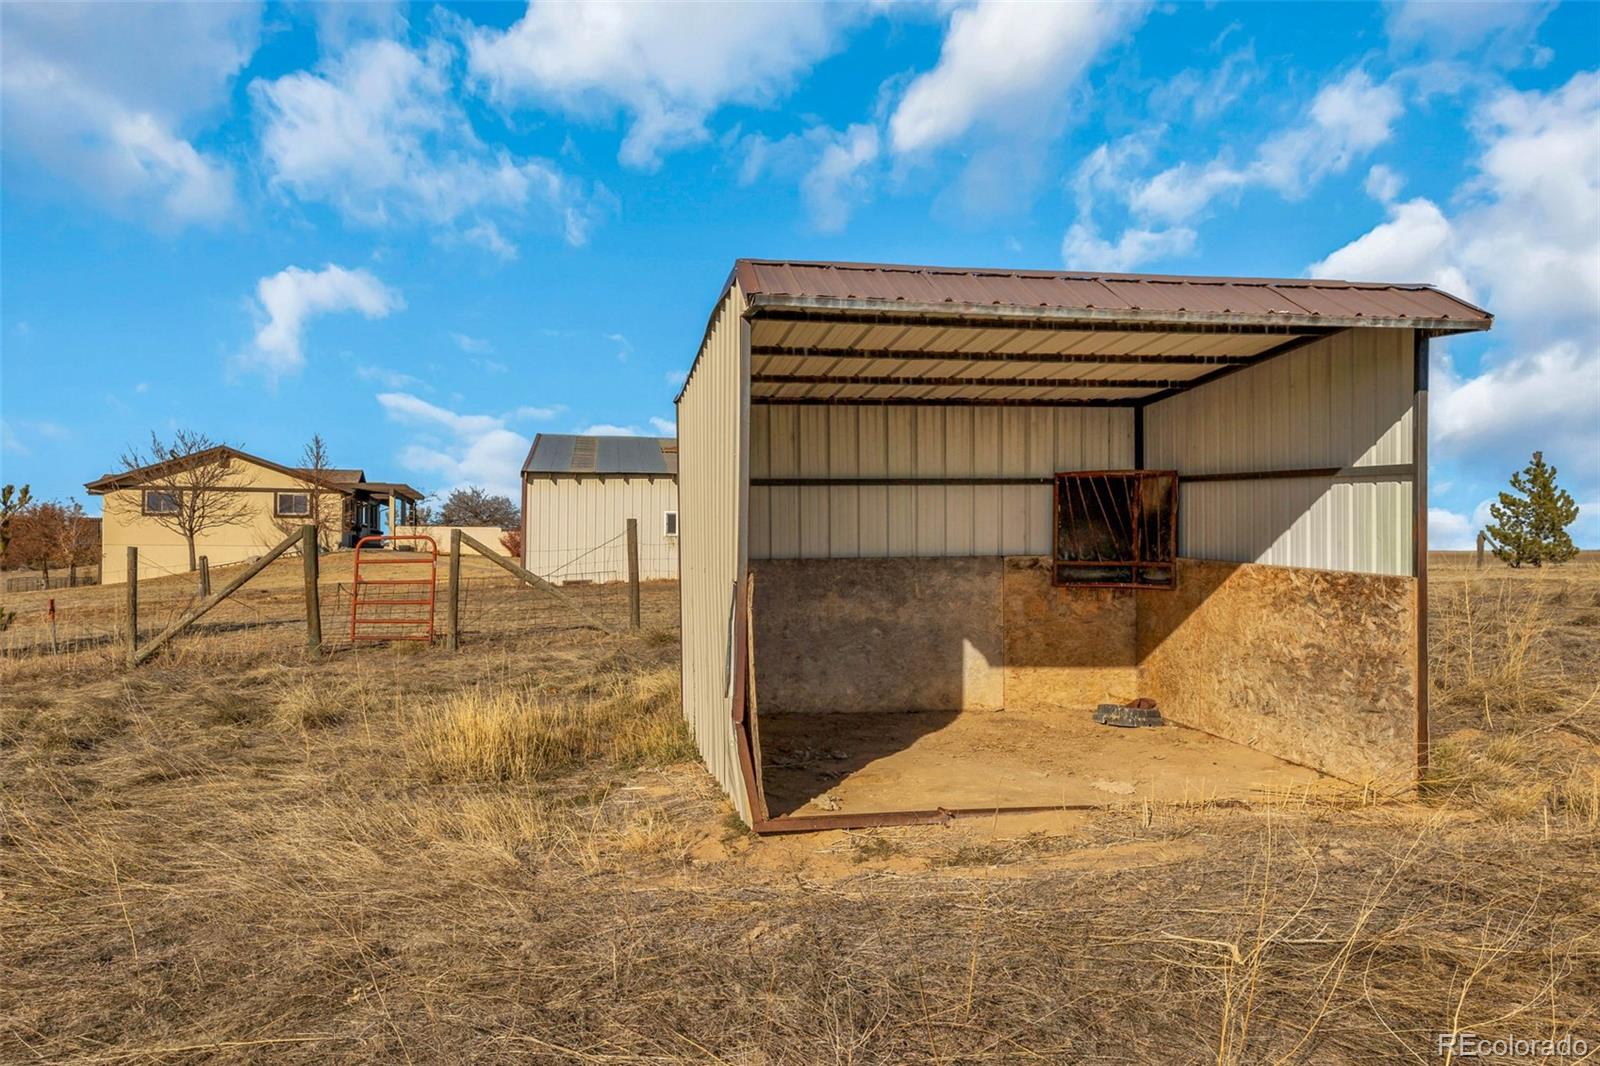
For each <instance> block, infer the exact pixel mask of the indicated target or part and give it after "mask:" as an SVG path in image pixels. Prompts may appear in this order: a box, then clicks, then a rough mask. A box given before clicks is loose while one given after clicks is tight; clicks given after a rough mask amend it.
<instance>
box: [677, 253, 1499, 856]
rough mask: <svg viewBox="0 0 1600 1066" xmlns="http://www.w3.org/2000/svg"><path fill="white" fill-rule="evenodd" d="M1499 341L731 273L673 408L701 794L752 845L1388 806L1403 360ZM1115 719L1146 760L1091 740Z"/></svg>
mask: <svg viewBox="0 0 1600 1066" xmlns="http://www.w3.org/2000/svg"><path fill="white" fill-rule="evenodd" d="M1491 323H1492V317H1491V316H1490V315H1489V314H1488V313H1487V312H1485V311H1483V310H1480V309H1479V308H1477V307H1474V306H1472V305H1470V304H1468V303H1466V302H1464V301H1462V300H1459V299H1457V298H1455V297H1452V296H1450V295H1448V294H1446V293H1443V292H1440V291H1438V290H1436V289H1434V288H1432V287H1429V286H1426V285H1400V284H1394V285H1387V284H1358V283H1348V282H1340V281H1321V280H1307V279H1286V280H1270V279H1258V278H1215V277H1170V276H1141V275H1128V274H1091V273H1078V272H1037V271H1015V270H960V269H947V268H940V267H914V266H912V267H905V266H887V265H873V264H860V263H811V262H777V261H766V260H740V261H738V262H737V263H736V264H735V267H734V269H733V271H732V274H731V275H730V277H729V279H728V281H727V284H726V286H725V287H724V289H723V291H722V293H721V295H720V296H719V297H718V300H717V302H716V304H715V306H714V307H713V309H712V311H711V315H710V319H709V322H708V324H707V327H706V331H705V336H704V340H703V342H702V344H701V346H700V349H699V352H698V353H697V355H696V357H695V360H694V363H693V366H692V368H691V369H690V372H689V375H688V378H687V381H686V383H685V385H684V387H683V391H682V392H681V394H680V395H679V397H678V401H677V404H678V434H679V438H678V440H679V444H678V447H679V479H680V483H681V495H682V511H683V518H682V526H681V531H680V539H681V542H682V544H681V569H682V587H681V594H680V601H681V611H682V657H683V663H682V672H683V705H684V714H685V716H686V717H687V719H688V720H689V723H690V725H691V727H692V729H693V732H694V735H695V739H696V742H697V744H698V745H699V748H700V752H701V754H702V757H703V759H704V761H705V763H706V765H707V766H708V767H709V769H710V770H711V772H712V774H713V775H714V776H715V777H716V779H717V781H718V782H719V783H720V784H721V786H722V788H723V789H724V790H726V792H727V794H728V796H729V797H730V799H731V800H732V802H733V804H734V806H735V807H736V808H737V810H738V811H739V813H740V815H741V817H743V818H744V819H745V820H746V821H747V822H748V823H749V824H751V825H752V826H753V827H754V828H756V829H757V830H763V831H782V830H796V829H809V828H825V827H830V826H834V827H838V826H865V825H882V824H904V823H907V822H919V821H927V822H931V821H940V820H944V819H947V818H950V817H954V816H959V815H961V814H963V813H970V812H974V811H983V812H986V813H993V812H994V811H996V810H1000V809H1011V810H1055V809H1061V808H1063V807H1077V806H1095V805H1100V804H1104V803H1105V802H1107V801H1108V800H1112V799H1114V798H1115V797H1116V796H1119V795H1121V796H1127V797H1130V798H1132V799H1135V800H1138V799H1141V798H1145V799H1150V798H1171V799H1175V800H1176V799H1181V798H1183V797H1188V798H1191V799H1192V798H1196V797H1209V798H1216V797H1226V796H1239V795H1247V794H1249V790H1250V789H1252V788H1257V787H1268V788H1272V787H1283V788H1293V789H1295V790H1296V791H1298V790H1300V789H1301V788H1311V787H1324V786H1325V785H1326V784H1327V783H1328V782H1330V781H1332V780H1342V781H1348V782H1360V783H1369V784H1375V785H1377V786H1379V787H1382V788H1393V789H1396V790H1404V789H1407V788H1410V787H1412V786H1413V785H1414V783H1415V781H1416V779H1417V775H1418V774H1419V772H1420V771H1421V769H1422V768H1423V767H1425V766H1426V763H1427V757H1428V707H1427V689H1428V685H1427V659H1426V641H1427V618H1426V611H1425V606H1426V588H1425V583H1426V560H1427V554H1426V553H1427V450H1426V449H1427V367H1428V344H1429V340H1430V338H1432V337H1436V336H1443V335H1449V334H1458V333H1467V332H1472V331H1478V330H1486V329H1488V328H1489V327H1490V325H1491ZM1135 698H1148V699H1151V700H1153V701H1154V702H1155V703H1156V704H1157V706H1158V707H1159V711H1160V713H1161V714H1162V715H1164V716H1165V718H1166V719H1167V721H1168V722H1169V723H1171V724H1170V725H1168V726H1166V727H1163V728H1132V729H1114V728H1107V727H1106V726H1104V725H1098V724H1096V723H1095V722H1094V721H1093V712H1094V711H1095V709H1096V707H1097V706H1098V705H1100V704H1102V703H1118V704H1122V703H1126V702H1128V701H1131V700H1133V699H1135ZM763 750H765V751H766V753H767V755H768V756H769V758H768V759H766V760H763Z"/></svg>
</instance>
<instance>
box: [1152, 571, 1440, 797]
mask: <svg viewBox="0 0 1600 1066" xmlns="http://www.w3.org/2000/svg"><path fill="white" fill-rule="evenodd" d="M1137 596H1138V604H1139V610H1138V640H1139V660H1140V671H1139V672H1140V694H1141V695H1145V696H1151V697H1153V698H1154V699H1155V700H1156V701H1157V702H1158V703H1159V704H1160V706H1161V712H1162V714H1164V715H1165V716H1167V717H1168V718H1170V719H1171V720H1173V721H1174V722H1177V723H1179V724H1181V725H1187V726H1193V727H1195V728H1197V729H1203V730H1205V731H1206V732H1208V733H1213V734H1215V735H1217V736H1220V737H1224V738H1226V739H1228V740H1233V741H1236V742H1238V743H1241V744H1246V745H1249V746H1250V747H1252V748H1257V749H1259V750H1261V751H1265V752H1268V753H1270V754H1272V755H1276V756H1278V757H1279V758H1282V759H1288V760H1290V761H1291V762H1296V763H1300V764H1302V765H1305V766H1310V767H1314V768H1316V769H1318V770H1322V771H1323V772H1325V773H1329V774H1332V775H1334V776H1335V777H1340V778H1343V779H1345V780H1347V781H1354V782H1365V781H1384V782H1396V783H1397V782H1403V781H1409V780H1411V779H1412V778H1413V777H1414V765H1415V743H1416V739H1415V730H1416V704H1415V691H1416V689H1415V686H1416V669H1417V661H1416V621H1417V620H1416V584H1415V581H1414V580H1413V579H1412V578H1409V577H1388V576H1378V575H1370V574H1352V573H1341V572H1337V571H1327V570H1308V569H1299V568H1293V567H1278V566H1264V565H1258V564H1253V563H1244V564H1236V563H1218V562H1201V561H1197V560H1187V559H1186V560H1182V561H1180V563H1179V568H1178V587H1177V589H1176V590H1175V591H1141V592H1139V593H1138V594H1137Z"/></svg>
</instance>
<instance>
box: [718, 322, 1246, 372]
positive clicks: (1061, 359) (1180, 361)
mask: <svg viewBox="0 0 1600 1066" xmlns="http://www.w3.org/2000/svg"><path fill="white" fill-rule="evenodd" d="M1041 332H1052V333H1059V332H1061V330H1060V329H1055V330H1049V331H1041ZM750 354H751V355H752V356H754V357H756V358H757V359H775V358H791V359H839V360H859V361H862V362H875V361H881V360H891V361H910V362H916V361H918V360H921V361H924V362H939V363H1044V364H1051V365H1061V366H1067V365H1071V364H1077V363H1087V364H1095V363H1104V364H1108V365H1114V366H1162V365H1165V366H1217V367H1222V366H1233V365H1240V366H1243V365H1248V364H1249V363H1250V362H1251V361H1253V360H1254V359H1255V358H1256V357H1255V356H1253V355H1194V354H1190V353H1185V354H1182V355H1125V354H1120V353H1119V354H1116V355H1109V354H1108V355H1088V354H1083V353H1078V352H1041V353H1038V354H1034V353H1030V352H963V351H959V350H940V351H934V350H919V349H915V348H820V347H793V346H787V345H782V344H758V345H756V346H754V347H753V348H751V349H750Z"/></svg>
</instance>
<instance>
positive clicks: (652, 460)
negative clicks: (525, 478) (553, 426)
mask: <svg viewBox="0 0 1600 1066" xmlns="http://www.w3.org/2000/svg"><path fill="white" fill-rule="evenodd" d="M522 472H523V473H524V474H543V475H546V476H550V475H578V474H625V475H630V474H631V475H657V476H660V475H667V476H669V477H676V476H677V474H678V440H677V438H676V437H601V436H594V435H576V434H570V433H540V434H538V435H537V436H535V437H534V438H533V447H531V448H529V449H528V457H527V458H526V459H525V460H523V462H522Z"/></svg>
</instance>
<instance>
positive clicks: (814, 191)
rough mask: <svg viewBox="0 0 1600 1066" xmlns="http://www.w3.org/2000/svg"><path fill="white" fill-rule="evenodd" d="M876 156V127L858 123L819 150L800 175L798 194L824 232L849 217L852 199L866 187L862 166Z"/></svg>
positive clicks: (837, 227)
mask: <svg viewBox="0 0 1600 1066" xmlns="http://www.w3.org/2000/svg"><path fill="white" fill-rule="evenodd" d="M877 158H878V128H877V127H876V126H873V125H870V124H866V123H858V124H857V125H854V126H851V127H850V128H849V129H847V130H845V131H844V132H843V133H841V134H839V135H838V137H837V138H836V139H834V140H832V141H831V142H830V143H829V144H828V145H827V146H826V147H825V148H823V150H822V155H821V157H820V158H818V160H817V162H816V165H815V166H813V167H812V168H811V169H810V170H809V171H808V172H807V173H806V176H805V177H804V178H802V179H801V181H800V195H801V196H802V197H803V198H804V200H805V203H806V208H807V210H808V211H809V212H810V214H811V219H812V221H813V222H814V223H815V224H816V227H817V228H818V229H819V230H822V231H823V232H824V233H837V232H839V231H840V230H842V229H844V227H845V224H846V223H848V222H849V221H850V212H851V209H852V208H853V207H854V202H855V201H857V200H859V199H860V198H861V197H862V196H863V195H864V194H865V191H866V188H867V181H866V176H865V175H864V174H863V170H864V169H865V168H866V167H868V166H869V165H871V163H872V162H873V161H874V160H876V159H877Z"/></svg>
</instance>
